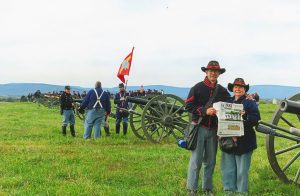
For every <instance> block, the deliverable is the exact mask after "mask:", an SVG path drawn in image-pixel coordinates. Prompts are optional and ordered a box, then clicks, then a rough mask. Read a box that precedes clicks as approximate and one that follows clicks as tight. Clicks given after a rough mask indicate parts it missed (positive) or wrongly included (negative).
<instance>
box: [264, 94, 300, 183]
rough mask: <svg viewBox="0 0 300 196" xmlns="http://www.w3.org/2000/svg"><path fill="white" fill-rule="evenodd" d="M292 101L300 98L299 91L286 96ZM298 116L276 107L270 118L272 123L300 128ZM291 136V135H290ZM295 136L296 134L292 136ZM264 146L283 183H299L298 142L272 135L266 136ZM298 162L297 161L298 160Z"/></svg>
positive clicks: (299, 154)
mask: <svg viewBox="0 0 300 196" xmlns="http://www.w3.org/2000/svg"><path fill="white" fill-rule="evenodd" d="M288 99H290V100H292V101H299V100H300V93H299V94H296V95H293V96H291V97H290V98H288ZM299 121H300V116H299V115H295V114H288V113H286V112H282V111H281V110H280V109H278V110H277V111H276V112H275V113H274V115H273V118H272V124H274V125H279V126H280V127H281V126H285V127H288V129H289V128H290V127H295V128H298V129H300V123H299ZM290 136H292V135H290ZM293 137H296V136H293ZM266 146H267V153H268V159H269V163H270V165H271V167H272V169H273V171H274V172H275V174H276V175H277V176H278V177H279V179H280V180H282V181H283V182H285V183H295V184H297V185H299V176H300V167H299V164H297V161H299V160H297V159H299V157H300V151H299V150H300V144H299V142H295V141H289V140H287V139H284V138H279V137H276V136H273V135H267V136H266ZM298 163H299V162H298Z"/></svg>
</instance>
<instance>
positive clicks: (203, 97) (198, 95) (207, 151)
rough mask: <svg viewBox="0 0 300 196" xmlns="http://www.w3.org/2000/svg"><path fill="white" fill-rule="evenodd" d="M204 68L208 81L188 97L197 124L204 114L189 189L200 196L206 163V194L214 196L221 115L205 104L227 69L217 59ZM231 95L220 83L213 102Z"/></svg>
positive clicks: (193, 155) (191, 160)
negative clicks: (218, 122) (201, 174)
mask: <svg viewBox="0 0 300 196" xmlns="http://www.w3.org/2000/svg"><path fill="white" fill-rule="evenodd" d="M201 70H202V71H203V72H205V73H206V77H205V78H204V81H201V82H199V83H197V84H196V85H195V86H193V87H192V88H191V90H190V92H189V95H188V98H187V100H186V109H187V110H188V111H189V112H190V113H192V120H193V123H195V124H197V123H198V119H199V118H200V117H202V121H201V122H200V126H199V128H198V139H197V147H196V149H195V150H192V151H191V157H190V162H189V169H188V176H187V188H188V190H189V192H190V195H196V194H197V190H198V179H199V172H200V168H201V165H202V162H203V163H204V168H203V170H204V171H203V180H202V190H203V191H204V193H205V194H208V195H211V194H212V189H213V182H212V181H213V172H214V168H215V165H216V153H217V116H216V110H215V109H214V108H213V107H212V106H209V107H207V108H206V107H204V106H205V105H206V103H207V102H208V100H209V98H210V97H211V96H212V95H213V92H214V91H215V89H216V87H217V85H219V84H217V79H218V77H219V76H220V74H222V73H224V72H225V69H224V68H220V65H219V63H218V62H217V61H210V62H209V63H208V65H207V66H206V67H202V68H201ZM229 98H230V94H229V93H228V91H227V90H226V88H224V87H223V86H221V85H219V88H218V92H217V94H216V97H215V99H214V100H213V103H215V102H218V101H227V100H228V99H229Z"/></svg>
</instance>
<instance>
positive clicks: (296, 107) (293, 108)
mask: <svg viewBox="0 0 300 196" xmlns="http://www.w3.org/2000/svg"><path fill="white" fill-rule="evenodd" d="M280 110H281V111H282V112H287V113H292V114H297V115H300V102H299V101H291V100H288V99H285V100H283V101H281V103H280Z"/></svg>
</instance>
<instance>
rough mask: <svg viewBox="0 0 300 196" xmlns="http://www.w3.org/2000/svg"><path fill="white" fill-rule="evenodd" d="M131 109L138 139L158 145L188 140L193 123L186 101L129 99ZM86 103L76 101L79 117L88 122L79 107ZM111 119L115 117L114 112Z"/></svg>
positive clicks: (166, 97) (169, 96) (159, 97)
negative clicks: (183, 139) (186, 135)
mask: <svg viewBox="0 0 300 196" xmlns="http://www.w3.org/2000/svg"><path fill="white" fill-rule="evenodd" d="M126 99H127V100H128V102H129V103H130V105H131V107H130V109H128V110H127V111H128V112H129V124H130V127H131V130H132V132H133V134H134V135H135V136H137V137H138V138H140V139H142V140H145V139H148V140H150V141H152V142H154V143H161V142H166V141H174V140H176V141H177V140H179V139H182V138H183V137H184V129H185V128H186V127H187V125H188V124H189V122H190V120H191V114H190V113H188V112H187V111H186V110H185V108H184V105H185V102H184V101H183V100H182V99H181V98H179V97H177V96H175V95H172V94H163V95H157V96H153V95H150V96H144V97H127V98H126ZM81 101H82V100H75V110H76V115H77V116H78V117H79V118H80V119H84V117H85V115H84V113H80V112H79V111H78V108H79V106H80V103H81ZM111 117H113V118H114V117H115V116H114V115H113V113H112V114H111Z"/></svg>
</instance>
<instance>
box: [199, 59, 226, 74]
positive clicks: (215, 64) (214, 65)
mask: <svg viewBox="0 0 300 196" xmlns="http://www.w3.org/2000/svg"><path fill="white" fill-rule="evenodd" d="M201 70H202V71H203V72H206V71H207V70H218V71H219V72H220V74H222V73H224V72H225V71H226V70H225V68H220V65H219V62H218V61H209V62H208V64H207V66H206V67H201Z"/></svg>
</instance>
